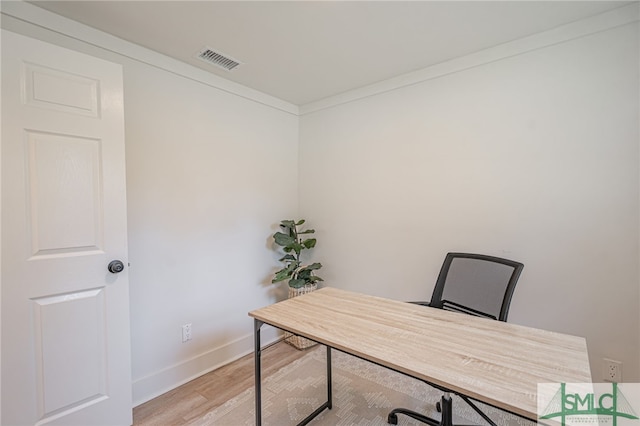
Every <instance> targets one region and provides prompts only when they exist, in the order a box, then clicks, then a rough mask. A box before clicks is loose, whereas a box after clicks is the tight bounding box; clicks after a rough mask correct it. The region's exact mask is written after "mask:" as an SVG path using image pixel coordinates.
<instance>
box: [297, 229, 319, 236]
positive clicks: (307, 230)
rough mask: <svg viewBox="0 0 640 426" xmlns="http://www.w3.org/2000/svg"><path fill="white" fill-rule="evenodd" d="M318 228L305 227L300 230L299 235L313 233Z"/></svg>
mask: <svg viewBox="0 0 640 426" xmlns="http://www.w3.org/2000/svg"><path fill="white" fill-rule="evenodd" d="M315 232H316V230H315V229H305V230H304V231H300V232H298V235H302V234H313V233H315Z"/></svg>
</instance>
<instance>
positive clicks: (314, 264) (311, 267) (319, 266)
mask: <svg viewBox="0 0 640 426" xmlns="http://www.w3.org/2000/svg"><path fill="white" fill-rule="evenodd" d="M320 268H322V263H320V262H315V263H312V264H311V265H309V266H305V269H309V270H310V271H314V270H316V269H320Z"/></svg>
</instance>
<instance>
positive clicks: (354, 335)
mask: <svg viewBox="0 0 640 426" xmlns="http://www.w3.org/2000/svg"><path fill="white" fill-rule="evenodd" d="M249 315H250V316H251V317H253V318H255V319H258V320H260V321H263V322H265V323H266V324H270V325H273V326H276V327H278V328H282V329H285V330H288V331H291V332H293V333H295V334H299V335H302V336H305V337H309V338H310V339H312V340H315V341H318V342H320V343H323V344H326V345H328V346H331V347H333V348H336V349H339V350H342V351H344V352H347V353H350V354H353V355H356V356H359V357H361V358H364V359H366V360H369V361H373V362H376V363H378V364H380V365H383V366H385V367H388V368H391V369H394V370H396V371H400V372H402V373H406V374H408V375H410V376H412V377H415V378H417V379H422V380H426V381H428V382H430V383H434V384H437V385H441V386H443V387H445V388H448V389H451V390H452V391H456V392H459V393H461V394H463V395H467V396H469V397H471V398H474V399H477V400H479V401H482V402H486V403H488V404H491V405H494V406H496V407H498V408H502V409H504V410H507V411H510V412H512V413H516V414H519V415H522V416H525V417H528V418H530V419H533V420H535V419H536V416H537V414H536V410H537V400H536V399H537V384H538V383H562V382H565V383H583V382H591V373H590V369H589V359H588V355H587V345H586V341H585V339H584V338H582V337H575V336H570V335H566V334H560V333H555V332H550V331H544V330H539V329H535V328H530V327H524V326H519V325H515V324H509V323H505V322H500V321H494V320H489V319H484V318H478V317H473V316H469V315H463V314H458V313H453V312H447V311H444V310H441V309H433V308H426V307H424V306H419V305H414V304H410V303H405V302H400V301H394V300H389V299H383V298H379V297H374V296H368V295H364V294H359V293H353V292H349V291H344V290H338V289H335V288H328V287H327V288H323V289H321V290H318V291H315V292H313V293H309V294H305V295H303V296H299V297H295V298H292V299H288V300H285V301H283V302H280V303H276V304H273V305H270V306H267V307H264V308H261V309H257V310H255V311H252V312H249Z"/></svg>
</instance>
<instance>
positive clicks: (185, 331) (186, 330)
mask: <svg viewBox="0 0 640 426" xmlns="http://www.w3.org/2000/svg"><path fill="white" fill-rule="evenodd" d="M189 340H191V323H189V324H185V325H183V326H182V343H184V342H187V341H189Z"/></svg>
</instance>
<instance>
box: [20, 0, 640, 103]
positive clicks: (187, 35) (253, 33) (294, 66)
mask: <svg viewBox="0 0 640 426" xmlns="http://www.w3.org/2000/svg"><path fill="white" fill-rule="evenodd" d="M31 3H33V4H36V5H37V6H40V7H43V8H46V9H48V10H50V11H52V12H55V13H57V14H60V15H63V16H65V17H68V18H71V19H73V20H76V21H79V22H82V23H84V24H86V25H89V26H91V27H94V28H97V29H99V30H102V31H105V32H107V33H110V34H112V35H115V36H117V37H120V38H122V39H125V40H128V41H130V42H133V43H136V44H139V45H142V46H144V47H147V48H149V49H152V50H155V51H157V52H160V53H163V54H165V55H167V56H170V57H173V58H175V59H178V60H180V61H183V62H186V63H189V64H191V65H193V66H196V67H199V68H202V69H204V70H207V71H209V72H211V73H213V74H216V75H218V76H221V77H224V78H226V79H229V80H232V81H234V82H237V83H240V84H243V85H245V86H248V87H250V88H253V89H256V90H259V91H261V92H264V93H267V94H269V95H272V96H275V97H277V98H280V99H282V100H285V101H287V102H290V103H293V104H295V105H304V104H308V103H310V102H314V101H317V100H320V99H323V98H326V97H329V96H332V95H336V94H339V93H342V92H346V91H349V90H351V89H355V88H359V87H363V86H366V85H369V84H373V83H376V82H379V81H382V80H385V79H388V78H392V77H396V76H398V75H402V74H405V73H408V72H411V71H415V70H418V69H421V68H425V67H428V66H431V65H434V64H437V63H440V62H444V61H447V60H449V59H452V58H455V57H459V56H463V55H466V54H469V53H473V52H476V51H479V50H482V49H486V48H489V47H493V46H496V45H499V44H501V43H505V42H509V41H512V40H515V39H518V38H521V37H526V36H528V35H531V34H535V33H537V32H541V31H545V30H549V29H552V28H555V27H557V26H559V25H562V24H566V23H569V22H572V21H576V20H579V19H583V18H586V17H589V16H592V15H596V14H598V13H601V12H603V11H606V10H609V9H614V8H617V7H621V6H624V5H626V4H628V3H630V2H615V1H488V2H485V1H149V0H147V1H33V2H31ZM204 46H207V47H209V48H212V49H214V50H216V51H218V52H219V53H222V54H224V55H227V56H230V57H232V58H233V59H235V60H237V61H239V62H241V65H239V66H238V67H236V68H235V69H234V70H232V71H225V70H222V69H219V68H217V67H215V66H213V65H211V64H208V63H205V62H202V61H201V60H199V59H197V58H196V54H197V53H198V52H199V51H200V50H201V48H203V47H204Z"/></svg>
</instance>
